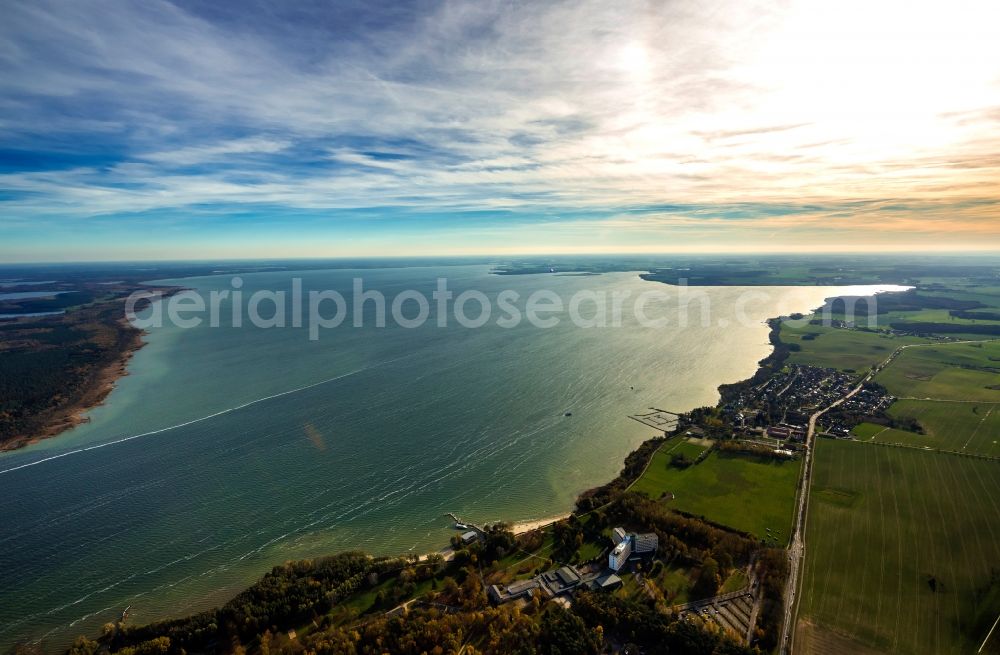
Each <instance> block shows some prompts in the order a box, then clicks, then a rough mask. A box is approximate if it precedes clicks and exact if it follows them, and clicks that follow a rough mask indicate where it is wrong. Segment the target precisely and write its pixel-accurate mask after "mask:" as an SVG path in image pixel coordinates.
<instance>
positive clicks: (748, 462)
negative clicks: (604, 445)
mask: <svg viewBox="0 0 1000 655" xmlns="http://www.w3.org/2000/svg"><path fill="white" fill-rule="evenodd" d="M675 445H676V444H674V443H673V442H672V441H669V442H667V443H666V444H664V446H663V447H662V448H661V449H660V450H659V451H658V452H657V453H656V454H655V455H654V456H653V460H652V462H650V465H649V468H648V469H646V472H645V473H644V474H643V476H642V477H641V478H639V480H637V481H636V483H635V485H633V486H632V490H633V491H640V492H643V493H646V494H647V495H649V497H650V498H661V497H663V495H664V494H667V493H669V494H673V495H674V498H673V499H672V500H666V499H665V500H664V502H666V503H668V504H669V506H670V507H672V508H674V509H679V510H682V511H685V512H689V513H691V514H694V515H697V516H704V517H705V518H707V519H709V520H711V521H715V522H716V523H721V524H722V525H727V526H730V527H733V528H736V529H737V530H744V531H746V532H749V533H752V534H754V535H757V536H758V537H760V538H762V539H763V538H765V537H766V536H767V531H766V528H771V529H772V530H773V531H780V532H775V534H776V535H777V536H779V538H780V540H781V541H784V540H785V539H787V537H788V531H789V528H790V526H791V523H792V509H793V505H794V502H795V489H796V486H797V485H798V478H799V469H800V468H801V461H800V460H794V461H789V462H772V461H770V460H761V459H756V458H750V457H743V456H738V455H729V454H721V453H720V452H719V451H713V452H712V453H711V454H710V455H709V456H708V457H707V458H706V459H705V460H704V461H702V462H700V463H698V464H695V465H694V466H690V467H688V468H686V469H677V468H673V467H671V466H670V457H671V455H672V452H671V450H672V448H673V447H674V446H675Z"/></svg>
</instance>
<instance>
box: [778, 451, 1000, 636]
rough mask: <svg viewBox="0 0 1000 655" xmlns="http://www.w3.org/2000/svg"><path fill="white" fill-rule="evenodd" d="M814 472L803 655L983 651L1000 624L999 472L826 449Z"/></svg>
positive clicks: (945, 459)
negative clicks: (991, 631)
mask: <svg viewBox="0 0 1000 655" xmlns="http://www.w3.org/2000/svg"><path fill="white" fill-rule="evenodd" d="M814 466H815V470H814V477H813V492H812V495H811V500H810V509H809V517H808V533H807V534H808V544H809V546H808V548H809V550H808V555H807V557H806V559H805V573H804V580H803V587H802V595H801V599H800V602H801V606H800V610H799V618H800V620H801V622H800V633H799V638H800V639H801V641H799V642H797V646H798V648H799V650H800V651H801V652H806V653H825V652H893V653H974V652H976V650H977V649H978V648H979V645H980V643H981V642H982V640H983V638H984V637H985V636H986V633H987V632H988V631H989V628H990V625H992V623H993V621H994V619H995V618H996V617H997V614H998V613H1000V463H998V462H994V461H987V460H977V459H970V458H965V457H960V456H955V455H947V454H941V453H933V452H926V451H920V450H915V449H904V448H891V447H884V446H877V445H872V444H865V443H857V442H850V441H836V440H828V439H820V440H818V441H817V451H816V460H815V465H814ZM932 580H933V581H934V582H933V584H934V586H935V589H936V590H935V589H932V582H931V581H932ZM802 628H805V629H804V630H803V629H802ZM845 648H849V650H848V651H845V650H844V649H845Z"/></svg>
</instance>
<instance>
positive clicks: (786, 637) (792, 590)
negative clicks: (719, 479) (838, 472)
mask: <svg viewBox="0 0 1000 655" xmlns="http://www.w3.org/2000/svg"><path fill="white" fill-rule="evenodd" d="M987 341H1000V339H964V340H961V341H928V342H925V343H911V344H907V345H905V346H900V347H899V348H896V349H895V350H894V351H892V354H891V355H889V357H887V358H886V360H885V361H884V362H882V363H881V364H879V365H878V366H876V367H875V368H873V369H872V370H871V371H869V372H868V375H866V376H865V377H864V378H863V379H862V380H861V382H859V383H858V386H856V387H854V388H853V389H851V390H850V391H849V392H848V393H847V394H845V395H844V396H843V397H842V398H839V399H838V400H836V401H835V402H833V403H831V404H830V405H829V406H828V407H824V408H823V409H821V410H819V411H818V412H816V413H815V414H813V415H812V416H810V417H809V429H808V431H807V432H806V441H805V448H806V454H805V463H804V465H803V467H802V489H801V491H800V492H799V502H798V504H797V505H796V506H795V523H794V527H793V533H792V540H791V543H790V544H789V546H788V583H787V584H786V586H785V617H784V620H783V622H782V626H781V641H780V644H781V648H780V652H781V653H782V655H787V654H788V653H790V652H792V645H793V643H792V642H793V639H794V637H795V616H796V614H797V613H798V601H799V592H800V586H801V574H802V561H803V560H804V559H805V552H806V514H807V510H808V509H809V487H810V485H811V484H812V460H813V442H814V440H815V435H816V421H817V420H818V419H819V417H820V416H822V415H823V414H825V413H827V412H828V411H830V410H831V409H833V408H834V407H836V406H837V405H839V404H841V403H842V402H844V401H845V400H847V399H848V398H851V397H852V396H854V394H856V393H858V392H859V391H861V388H862V387H863V386H864V385H865V383H866V382H868V381H869V380H871V379H872V378H873V377H875V376H876V375H878V374H879V373H880V372H881V371H882V369H884V368H885V367H886V366H888V365H889V364H891V363H892V361H893V360H894V359H896V357H897V356H898V355H899V353H901V352H903V351H904V350H906V349H907V348H920V347H933V346H955V345H959V344H966V343H985V342H987Z"/></svg>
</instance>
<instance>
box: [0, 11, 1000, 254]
mask: <svg viewBox="0 0 1000 655" xmlns="http://www.w3.org/2000/svg"><path fill="white" fill-rule="evenodd" d="M3 13H4V20H3V22H2V24H0V71H2V75H0V261H39V260H74V259H77V260H79V259H132V258H136V257H139V258H145V257H148V258H192V257H227V256H228V257H258V256H261V257H263V256H272V257H288V256H297V255H300V256H311V257H317V256H319V257H322V256H344V255H378V254H385V255H400V254H412V255H421V254H426V255H438V254H464V253H477V254H504V253H532V252H689V251H743V250H751V251H758V252H759V251H786V250H802V249H808V250H834V251H836V250H864V249H871V250H914V249H947V250H963V249H1000V170H998V169H1000V33H998V27H997V26H998V25H1000V9H998V7H997V6H996V3H995V2H992V1H986V0H984V1H976V0H968V1H961V0H960V1H959V2H957V3H948V4H947V5H946V4H944V3H929V2H919V1H918V2H887V1H883V2H877V3H871V2H860V1H855V0H846V1H845V2H840V3H828V2H819V1H818V0H784V1H782V2H737V1H736V0H731V1H728V2H712V1H710V2H686V1H685V2H677V1H666V2H661V3H648V2H646V3H629V2H623V3H596V2H595V3H587V2H567V3H516V2H515V3H512V2H475V3H473V2H467V3H459V2H446V3H429V2H428V3H412V4H405V3H398V2H386V3H373V2H336V3H335V2H321V1H319V0H314V1H306V2H263V1H259V0H255V1H248V2H223V1H216V2H164V1H160V0H152V1H149V2H126V1H117V2H110V1H107V2H92V1H90V0H80V1H76V2H72V3H68V2H62V1H51V2H50V1H46V0H38V1H33V2H23V3H13V2H10V3H5V7H4V12H3Z"/></svg>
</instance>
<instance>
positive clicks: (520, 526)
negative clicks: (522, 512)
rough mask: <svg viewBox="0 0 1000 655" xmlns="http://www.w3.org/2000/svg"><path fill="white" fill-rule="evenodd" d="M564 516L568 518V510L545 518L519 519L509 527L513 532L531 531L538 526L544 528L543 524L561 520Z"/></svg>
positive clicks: (546, 524)
mask: <svg viewBox="0 0 1000 655" xmlns="http://www.w3.org/2000/svg"><path fill="white" fill-rule="evenodd" d="M566 518H569V512H566V513H565V514H559V515H556V516H550V517H548V518H545V519H533V520H530V521H520V522H518V523H514V524H513V525H512V526H511V528H510V529H511V531H512V532H513V533H514V534H524V533H525V532H531V531H532V530H538V529H539V528H544V527H545V526H548V525H552V524H553V523H555V522H556V521H562V520H563V519H566Z"/></svg>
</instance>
